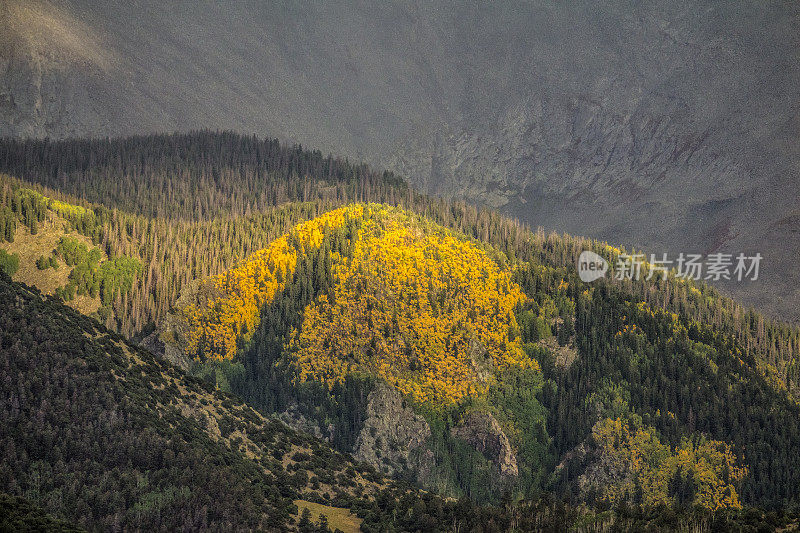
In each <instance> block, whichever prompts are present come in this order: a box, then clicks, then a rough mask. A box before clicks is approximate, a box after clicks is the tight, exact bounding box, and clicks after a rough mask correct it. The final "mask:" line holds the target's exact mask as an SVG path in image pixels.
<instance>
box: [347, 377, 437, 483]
mask: <svg viewBox="0 0 800 533" xmlns="http://www.w3.org/2000/svg"><path fill="white" fill-rule="evenodd" d="M367 402H368V403H367V412H366V415H367V416H366V420H365V422H364V427H363V428H362V429H361V432H360V433H359V435H358V437H357V438H356V443H355V446H354V449H353V457H354V458H355V459H356V460H358V461H362V462H365V463H367V464H371V465H373V466H374V467H376V468H377V469H378V470H380V471H381V472H383V473H385V474H388V475H397V474H400V473H410V474H413V475H414V476H415V477H416V478H417V479H419V480H421V481H423V482H424V480H425V479H427V478H428V477H429V475H430V472H431V468H432V466H433V453H432V452H431V451H430V450H429V449H428V447H427V445H428V441H429V439H430V437H431V429H430V427H429V426H428V423H427V422H426V421H425V419H424V418H423V417H422V416H420V415H418V414H416V413H415V412H414V410H413V409H411V407H409V406H408V405H406V403H405V401H404V400H403V398H402V396H401V395H400V393H399V392H398V391H397V390H396V389H394V388H392V387H389V386H388V385H385V384H383V383H379V384H377V385H376V386H375V389H373V390H372V392H370V394H369V396H368V400H367Z"/></svg>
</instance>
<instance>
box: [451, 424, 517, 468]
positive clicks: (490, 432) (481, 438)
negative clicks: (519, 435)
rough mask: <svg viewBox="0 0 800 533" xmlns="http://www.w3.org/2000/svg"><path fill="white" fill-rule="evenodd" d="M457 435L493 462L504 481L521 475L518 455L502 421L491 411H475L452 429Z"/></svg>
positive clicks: (452, 432) (453, 433) (452, 433)
mask: <svg viewBox="0 0 800 533" xmlns="http://www.w3.org/2000/svg"><path fill="white" fill-rule="evenodd" d="M450 433H451V435H453V436H454V437H457V438H459V439H461V440H463V441H465V442H467V443H468V444H469V445H470V446H472V447H473V448H475V449H476V450H477V451H479V452H480V453H481V454H483V456H484V457H485V458H486V459H488V460H489V461H491V462H492V464H493V465H494V466H495V468H496V469H497V472H498V474H499V476H500V478H501V480H503V481H510V480H512V479H514V478H516V477H517V476H518V475H519V468H518V466H517V457H516V455H515V454H514V449H513V448H512V447H511V442H510V441H509V440H508V437H507V436H506V434H505V432H503V428H502V427H500V423H499V422H497V420H496V419H495V417H494V416H492V415H491V414H490V413H481V412H477V411H474V412H472V413H469V414H467V415H466V416H465V417H464V419H463V420H462V421H461V423H460V424H458V425H457V426H455V427H453V428H452V429H451V430H450Z"/></svg>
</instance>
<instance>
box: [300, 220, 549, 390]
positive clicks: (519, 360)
mask: <svg viewBox="0 0 800 533" xmlns="http://www.w3.org/2000/svg"><path fill="white" fill-rule="evenodd" d="M333 269H334V273H335V277H336V280H337V283H336V287H335V291H334V293H335V294H334V298H333V299H329V298H328V297H327V296H325V295H322V296H321V297H320V298H319V299H318V300H317V301H316V302H315V303H313V304H311V305H309V306H308V307H307V308H306V310H305V313H304V319H303V323H302V327H301V329H300V331H298V332H297V333H296V335H295V337H294V338H293V340H292V341H291V343H292V346H290V349H292V350H293V351H295V354H296V360H297V363H298V366H299V370H300V372H299V373H300V379H301V380H323V381H324V382H326V383H327V384H328V385H329V386H332V385H333V384H334V383H336V382H341V381H342V380H343V379H344V377H345V376H346V375H347V374H348V373H350V372H353V371H366V372H369V373H371V374H374V375H378V376H380V377H381V378H383V379H384V380H386V381H387V382H388V383H389V384H391V385H394V386H395V387H397V388H398V389H399V390H401V391H402V392H403V393H405V394H408V395H410V396H412V397H413V398H414V399H415V400H416V401H419V402H427V403H431V404H435V405H443V404H450V403H452V402H455V401H457V400H459V399H461V398H462V397H464V396H479V395H481V394H483V393H484V392H485V391H486V388H487V386H488V385H489V384H490V383H492V382H493V381H494V379H495V374H496V373H498V372H502V371H504V370H506V369H508V368H509V367H512V366H514V367H521V368H537V369H538V363H537V362H536V361H535V360H533V359H531V358H529V357H528V356H527V355H525V353H524V352H523V351H522V349H521V344H520V341H519V339H518V338H517V337H516V333H514V332H515V331H518V327H517V322H516V317H515V314H514V309H515V307H516V306H517V305H518V304H520V303H521V302H522V301H523V300H524V299H525V296H524V294H523V293H522V291H521V290H520V288H519V287H518V286H517V285H516V284H515V283H513V282H512V281H511V277H510V273H509V272H508V271H506V270H504V269H502V268H501V267H500V266H499V265H498V264H497V263H496V262H495V261H494V260H493V259H492V258H491V257H490V256H489V254H488V253H487V252H486V251H484V250H483V249H481V248H479V247H478V246H477V245H475V244H473V243H471V242H468V241H466V240H464V239H459V238H457V237H456V236H454V235H453V234H451V233H450V232H449V231H447V230H445V229H443V228H440V227H437V226H433V225H430V224H429V225H427V226H425V225H423V224H421V223H418V222H416V221H414V220H412V219H411V218H410V217H409V216H408V215H406V214H405V213H402V212H400V211H398V210H390V209H387V208H384V207H380V208H374V209H372V210H370V213H369V216H368V217H367V216H366V215H365V220H364V222H363V223H362V226H361V228H360V230H359V235H358V238H357V241H356V244H355V250H354V252H353V256H352V257H351V258H340V260H339V261H337V263H336V264H334V266H333Z"/></svg>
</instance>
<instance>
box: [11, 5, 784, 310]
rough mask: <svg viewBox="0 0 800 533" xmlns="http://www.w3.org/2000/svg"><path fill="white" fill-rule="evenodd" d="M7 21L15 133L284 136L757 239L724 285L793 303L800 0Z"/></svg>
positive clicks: (718, 240)
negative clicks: (749, 269) (749, 265)
mask: <svg viewBox="0 0 800 533" xmlns="http://www.w3.org/2000/svg"><path fill="white" fill-rule="evenodd" d="M0 25H2V27H3V28H4V29H5V30H6V31H4V32H3V33H2V35H0V73H1V74H0V135H3V136H20V137H38V138H44V137H50V138H65V137H74V136H82V135H93V136H99V137H104V136H108V135H111V136H118V135H134V134H146V133H150V132H154V131H162V132H163V131H188V130H192V129H200V128H224V129H232V130H236V131H239V132H243V133H246V134H251V133H255V134H258V135H275V136H280V137H281V138H282V139H285V140H288V141H291V142H298V143H302V144H303V145H311V146H316V147H320V148H321V149H323V150H325V151H326V152H333V153H337V154H344V155H347V156H349V157H351V158H359V159H365V160H367V161H370V162H371V163H373V164H376V165H379V166H380V167H381V168H388V169H391V170H394V171H396V172H399V173H401V174H403V175H404V176H407V177H408V178H409V179H410V180H411V181H412V183H414V184H415V185H417V186H418V187H420V188H421V189H422V190H425V191H426V192H428V193H431V194H438V195H443V196H447V197H456V198H466V199H469V200H470V201H473V202H476V203H480V204H483V205H489V206H493V207H496V208H501V209H503V210H505V213H506V214H513V215H515V216H518V217H520V218H521V219H523V220H525V221H526V222H528V223H530V224H532V225H534V226H535V225H542V226H543V227H546V228H548V229H556V230H558V231H567V232H571V233H575V234H580V235H588V236H592V237H597V238H601V239H605V240H609V241H614V242H620V243H629V244H632V245H637V246H639V247H645V248H652V249H655V251H662V250H663V251H670V252H675V253H677V252H681V251H683V252H697V253H703V252H711V251H715V250H717V249H720V250H723V251H726V252H733V253H738V252H740V251H744V252H748V253H753V252H755V251H760V252H761V253H762V254H764V255H765V257H766V258H767V260H766V261H765V271H764V276H763V278H762V280H761V283H759V284H758V285H757V286H756V287H753V286H746V285H743V284H736V285H732V286H731V287H729V290H731V291H736V292H735V294H737V295H739V296H740V297H745V298H746V300H745V301H746V303H748V304H756V305H759V306H760V307H762V308H769V309H770V310H774V311H775V312H779V313H781V314H782V315H783V316H784V317H787V318H790V319H798V318H799V317H798V314H797V313H798V309H800V307H799V306H798V304H797V302H798V292H797V287H798V269H797V267H796V264H795V259H794V258H795V257H796V255H797V252H798V250H800V242H799V241H798V240H797V237H796V236H797V235H798V231H797V230H798V224H799V223H800V222H799V221H800V219H798V213H797V209H796V205H797V197H798V186H797V184H798V170H797V169H798V162H799V161H800V149H799V148H798V146H800V145H799V144H798V142H797V139H798V136H800V121H798V111H799V110H800V108H798V102H800V94H799V93H798V90H799V89H798V87H800V63H799V62H798V53H797V52H798V49H800V42H799V41H798V35H800V31H798V27H799V25H800V12H799V11H798V6H797V4H796V3H794V2H786V1H760V0H735V1H713V2H704V3H698V2H694V1H691V0H676V1H673V2H657V1H644V2H637V3H635V4H632V3H630V2H626V1H623V0H614V1H607V2H602V3H598V2H594V1H591V0H581V1H574V2H570V3H569V4H565V3H563V2H555V1H553V0H547V1H539V2H529V1H523V0H502V1H496V2H490V3H481V4H480V5H476V4H475V3H474V2H469V1H456V2H440V1H439V2H436V1H435V2H424V3H421V2H408V1H405V0H394V1H385V2H380V3H374V4H365V3H363V2H356V1H353V0H338V1H335V2H326V3H325V4H316V3H313V2H301V3H297V4H294V3H292V4H284V3H268V4H265V3H263V2H255V1H245V2H238V3H236V4H235V5H230V4H229V3H227V2H218V1H205V2H199V3H198V2H180V3H179V5H177V6H174V7H173V6H167V5H165V4H164V3H163V2H157V1H153V0H148V1H142V2H140V3H137V4H135V5H133V4H130V3H129V2H126V1H122V0H115V1H105V2H97V1H96V0H7V1H5V2H3V4H2V5H0ZM19 177H24V176H19ZM587 213H588V214H590V215H587Z"/></svg>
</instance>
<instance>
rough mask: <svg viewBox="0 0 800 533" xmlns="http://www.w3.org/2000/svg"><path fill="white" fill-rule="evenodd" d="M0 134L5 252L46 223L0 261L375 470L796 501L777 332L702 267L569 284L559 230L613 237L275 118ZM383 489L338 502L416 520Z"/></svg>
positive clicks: (725, 509)
mask: <svg viewBox="0 0 800 533" xmlns="http://www.w3.org/2000/svg"><path fill="white" fill-rule="evenodd" d="M0 145H2V150H0V152H2V153H3V154H5V155H4V157H8V158H9V159H6V161H16V163H14V165H16V166H12V168H13V169H15V172H20V173H21V174H22V175H23V176H22V177H28V178H29V179H31V180H33V182H30V181H22V180H20V179H18V178H19V177H20V176H17V177H11V176H3V178H2V183H0V201H1V202H0V230H2V231H0V249H2V250H3V253H4V254H5V255H0V260H2V261H3V268H4V270H6V266H8V268H9V269H11V270H13V268H12V267H13V266H14V265H13V263H14V259H13V253H15V252H18V251H19V249H20V248H19V246H22V245H23V244H24V243H30V242H34V240H35V239H39V238H43V237H45V236H46V237H48V238H49V239H51V240H50V241H47V242H48V243H51V244H52V243H54V250H51V251H50V252H49V253H48V252H47V250H46V249H45V245H44V244H43V245H42V246H43V248H42V249H43V252H42V254H41V255H42V259H43V261H41V266H42V267H44V268H42V269H39V268H38V266H36V264H35V263H39V261H38V259H39V258H38V257H36V258H34V257H33V256H30V257H26V258H24V261H23V263H24V264H22V266H19V265H17V267H16V268H17V271H16V272H15V273H14V276H15V279H23V278H21V277H20V276H23V275H26V276H27V275H30V274H31V272H32V273H34V274H37V275H38V276H40V278H39V279H30V280H29V281H30V282H31V283H36V282H37V281H38V282H39V283H40V284H42V283H44V282H48V283H50V285H49V286H45V285H42V287H43V290H47V291H52V292H55V290H54V289H53V287H54V286H56V285H58V288H59V289H60V290H59V291H58V296H59V297H60V298H62V299H64V300H66V301H67V302H68V303H70V304H72V305H76V306H78V307H79V308H80V306H79V305H77V304H78V303H80V299H81V298H86V299H87V301H91V302H94V303H95V305H97V306H98V307H97V311H93V310H92V309H91V308H90V309H82V310H84V311H86V312H89V313H91V314H92V316H95V317H96V318H99V319H101V320H102V321H104V322H105V324H106V326H108V327H110V328H111V329H113V330H116V331H117V332H119V333H122V334H123V335H125V336H128V337H134V338H135V339H137V340H141V339H143V338H144V337H145V336H147V337H148V338H147V343H146V344H147V346H148V347H149V348H150V349H152V350H153V351H155V352H159V353H160V352H161V351H162V350H164V353H165V355H166V356H167V357H169V358H170V359H171V360H172V361H173V362H175V363H178V364H180V365H182V366H183V368H184V369H185V370H187V371H188V372H189V373H190V374H191V375H193V376H195V377H196V378H197V377H199V378H201V380H202V381H203V382H205V383H210V386H212V387H214V386H216V387H219V388H221V389H224V390H226V391H233V392H235V393H237V394H239V395H240V396H241V397H243V398H244V399H245V401H246V402H247V403H248V404H249V405H250V406H251V407H253V408H256V409H258V410H260V411H262V413H263V414H267V415H272V414H275V415H278V416H280V417H281V418H282V419H283V420H284V421H286V422H288V423H289V424H291V425H292V426H294V427H295V428H299V429H301V430H303V431H305V432H308V433H311V434H314V435H316V436H317V437H318V438H322V439H324V440H326V441H327V442H328V444H329V445H331V446H333V447H334V448H335V449H337V450H338V451H339V452H347V453H352V454H353V455H354V456H355V458H356V459H357V460H359V461H364V462H366V463H369V464H371V465H372V466H373V467H374V468H375V469H376V470H379V471H381V472H383V473H384V474H385V475H388V476H389V477H395V478H400V479H403V480H407V481H411V482H413V483H417V484H420V485H422V486H425V487H427V488H430V489H435V490H436V491H437V492H439V493H441V494H446V495H451V496H470V497H472V498H473V499H474V500H477V501H493V502H495V503H501V501H500V497H501V496H502V495H503V494H506V495H507V496H508V497H510V498H512V499H516V498H528V497H530V498H534V499H533V500H523V501H522V502H521V503H519V505H517V506H511V507H504V508H503V509H505V510H503V509H501V508H497V507H495V508H493V509H492V510H490V511H485V512H486V513H488V514H489V515H490V516H491V520H495V521H496V523H501V522H502V521H503V520H506V521H515V520H519V519H521V517H523V516H525V513H526V512H527V511H526V509H531V508H533V509H539V510H540V511H541V513H540V514H537V513H538V511H536V513H533V514H532V515H531V517H530V518H531V519H532V520H534V521H536V523H537V524H538V523H544V522H541V521H542V520H544V521H545V522H547V521H548V520H551V519H552V520H554V521H556V522H555V523H558V522H557V521H558V520H561V519H566V518H564V517H565V516H568V517H571V518H569V520H573V519H574V520H583V519H585V518H586V516H587V513H588V514H589V515H591V514H592V513H593V512H594V511H592V510H593V509H604V508H607V507H611V508H613V509H615V510H617V511H618V512H619V513H622V514H614V515H611V516H612V518H608V516H606V517H605V518H602V519H600V520H601V522H602V520H605V519H609V520H612V521H614V520H620V519H622V518H621V517H627V516H628V515H626V514H625V513H627V512H628V511H630V510H632V509H633V510H635V511H632V512H634V517H633V518H631V520H634V521H636V520H645V521H646V522H648V523H650V522H651V521H652V520H654V518H653V517H657V520H661V519H666V518H665V517H670V516H671V517H674V516H684V517H685V516H686V514H685V513H688V512H699V513H700V515H701V516H703V517H704V518H702V519H701V521H702V522H703V524H704V525H703V526H702V527H706V526H708V525H709V524H710V523H711V522H708V520H718V519H722V520H727V519H729V518H731V519H735V520H739V519H743V520H750V519H752V517H753V516H756V515H753V514H751V513H752V512H753V511H751V510H750V509H751V507H752V506H756V507H758V508H770V509H775V510H777V511H779V512H785V511H786V510H788V509H792V508H794V507H796V506H797V503H798V493H797V487H798V486H800V479H798V477H797V476H798V472H797V469H796V468H794V462H793V461H794V459H793V458H794V457H796V456H797V454H798V453H800V450H798V448H797V446H798V443H800V433H799V432H800V427H798V421H800V417H798V415H799V414H800V413H798V403H797V402H798V396H799V394H798V391H799V390H800V368H799V367H798V364H797V354H798V352H800V331H798V329H797V328H795V327H792V326H789V325H787V324H784V323H781V322H779V321H774V320H770V319H767V318H765V317H764V316H763V315H761V314H759V313H758V312H756V311H754V310H748V309H746V308H744V307H742V306H741V305H739V304H737V303H736V302H734V301H732V300H730V299H728V298H725V297H723V296H721V295H720V294H719V293H718V292H717V291H715V290H714V289H712V288H710V287H708V286H706V285H705V284H702V283H693V282H687V281H684V280H681V279H677V278H675V276H674V275H673V274H671V275H670V276H669V277H668V278H667V279H661V277H660V276H658V275H657V276H654V277H653V279H651V280H647V279H642V280H641V281H627V280H626V281H619V280H614V279H605V280H599V281H597V282H594V283H593V284H585V283H583V282H581V281H580V279H579V278H578V277H577V275H576V272H575V264H576V261H577V258H578V255H579V254H580V253H581V251H583V250H586V249H591V250H594V251H595V252H597V253H599V254H601V255H603V256H604V257H606V258H607V259H608V260H609V261H610V262H611V263H614V262H615V261H616V260H617V258H618V257H619V256H620V254H621V253H623V252H624V250H620V249H617V248H613V247H611V246H609V245H607V244H605V243H601V242H595V241H592V240H589V239H583V238H575V237H570V236H568V235H564V236H559V235H555V234H551V235H546V234H544V233H542V232H531V231H530V230H529V229H528V228H527V227H526V226H524V225H522V224H520V223H519V222H517V221H514V220H511V219H508V218H505V217H503V216H501V215H499V214H497V213H495V212H491V211H486V210H481V209H477V208H473V207H469V206H466V205H464V204H460V203H457V202H449V201H446V200H441V199H435V198H430V197H427V196H424V195H421V194H419V193H417V192H415V191H414V190H413V189H411V188H409V187H408V186H407V185H406V184H405V183H404V182H403V181H402V180H400V179H398V178H396V177H394V176H392V175H391V174H384V173H377V172H374V171H373V170H371V169H370V168H369V167H367V166H364V165H353V164H350V163H348V162H346V161H343V160H337V159H335V158H332V157H324V156H322V154H320V153H319V152H312V151H308V150H303V149H301V148H300V147H294V148H289V147H286V146H283V145H281V144H279V143H276V142H273V141H260V140H258V139H254V138H251V137H239V136H236V135H233V134H213V133H208V132H200V133H196V134H191V135H166V136H151V137H141V138H133V139H125V140H107V141H70V142H65V143H44V142H38V141H37V142H29V143H24V142H5V143H0ZM3 150H4V151H3ZM9 154H11V155H9ZM0 159H1V158H0ZM26 160H30V161H31V162H32V163H31V164H23V163H22V162H24V161H26ZM33 162H35V164H34V163H33ZM42 169H43V170H42ZM109 176H113V177H114V179H111V180H110V179H107V178H108V177H109ZM43 184H44V185H46V187H43V186H42V185H43ZM165 195H166V196H165ZM165 197H166V198H178V197H180V198H181V199H182V201H181V202H179V203H175V202H172V201H171V200H169V199H165ZM290 200H293V201H290ZM303 200H306V201H303ZM373 201H374V202H381V203H380V204H378V203H370V202H373ZM128 210H130V211H128ZM82 245H83V246H85V248H84V247H83V246H82ZM15 246H17V248H15ZM25 246H27V244H25ZM47 246H50V244H47ZM94 248H96V249H97V250H98V251H97V252H94ZM8 252H10V253H11V255H9V253H8ZM98 254H99V255H98ZM51 259H53V260H54V262H55V263H56V265H57V266H58V268H57V269H54V268H53V267H52V264H51ZM104 265H105V266H104ZM23 268H28V270H27V271H24V270H23ZM645 268H647V267H645ZM26 272H27V273H26ZM645 274H646V272H645ZM65 276H66V280H65V279H64V277H65ZM43 280H44V281H43ZM62 284H63V285H62ZM70 287H71V288H70ZM73 293H74V295H75V299H74V300H72V299H71V295H72V294H73ZM53 305H55V304H53ZM171 310H172V311H173V312H170V311H171ZM59 312H61V311H59ZM69 316H71V317H73V318H72V319H71V320H73V321H74V320H78V315H75V314H70V315H69ZM70 323H72V322H70ZM87 323H88V322H87ZM69 327H71V326H68V327H65V328H63V329H64V330H66V329H68V328H69ZM87 327H88V326H87ZM92 327H97V326H92ZM154 331H155V333H156V334H154V335H149V336H148V334H150V333H151V332H154ZM14 335H15V334H11V335H10V336H9V337H8V338H9V339H11V340H9V344H8V345H9V346H11V345H13V342H12V340H13V338H14ZM159 337H160V339H159ZM3 346H4V348H5V346H6V345H5V344H4V345H3ZM156 361H157V360H156ZM159 364H161V363H159ZM14 379H16V378H14ZM23 381H24V380H23ZM145 385H146V384H145ZM148 386H149V385H148ZM205 386H208V385H205ZM248 433H249V432H248ZM18 475H21V474H18ZM542 493H545V494H554V495H556V496H557V497H559V498H566V499H568V500H570V501H571V502H572V503H573V504H575V503H580V504H588V505H590V506H591V507H589V508H585V507H579V508H577V509H576V508H575V507H571V506H566V507H560V508H558V509H556V508H555V507H552V506H551V504H550V503H548V502H546V501H544V502H543V501H540V500H537V499H535V497H536V495H538V494H542ZM331 495H332V496H333V494H331ZM255 497H257V496H255ZM397 497H398V494H397V493H396V492H391V493H390V494H389V495H387V496H386V497H385V498H383V499H379V500H376V503H375V505H376V506H377V508H372V510H371V511H370V512H371V514H369V513H367V512H366V511H365V510H364V509H361V511H359V513H360V514H359V516H360V517H361V518H363V519H364V523H365V524H367V525H366V526H362V527H366V528H369V527H371V526H370V524H373V525H374V524H376V523H396V522H393V521H395V520H401V519H400V518H398V516H399V514H398V513H397V512H395V511H396V510H397V509H391V507H392V506H395V505H397V506H400V507H401V508H403V509H405V510H406V511H408V513H407V514H405V515H403V518H402V520H406V519H408V520H412V518H411V517H414V518H413V520H412V521H413V523H415V524H417V518H419V517H420V516H418V515H417V514H415V513H417V511H418V509H416V508H415V507H414V506H415V505H416V503H415V502H414V501H411V500H402V499H400V500H398V499H397ZM431 498H434V497H433V496H431ZM434 499H435V498H434ZM37 501H40V500H37ZM430 505H434V506H435V507H436V509H437V511H436V513H439V512H440V511H439V510H438V509H441V513H445V514H444V515H442V514H437V515H436V516H438V517H439V518H441V519H444V518H442V517H444V516H445V515H447V513H459V512H462V510H461V509H460V508H458V509H457V508H456V507H455V505H453V506H452V507H448V506H447V505H444V506H443V507H441V508H440V507H439V504H438V503H431V502H430V501H427V502H426V503H425V509H427V511H426V510H425V509H423V512H422V515H425V513H426V512H433V511H430V509H431V508H430ZM459 505H461V504H459ZM45 507H46V508H48V509H49V507H47V506H45ZM556 507H557V506H556ZM412 508H414V509H413V511H412ZM665 508H672V509H673V510H674V511H675V512H677V513H679V514H677V515H673V514H670V513H671V512H670V513H666V514H665V513H664V512H662V511H663V509H665ZM740 508H742V510H739V509H740ZM580 509H583V510H580ZM356 510H358V509H356ZM691 510H694V511H691ZM464 512H466V511H464ZM483 512H484V511H480V513H478V514H479V515H480V514H481V513H483ZM365 513H366V514H365ZM385 513H388V514H385ZM637 513H638V514H637ZM642 513H644V514H642ZM648 513H649V514H648ZM708 513H715V514H714V515H713V518H708V517H709V515H708ZM759 513H761V511H759ZM400 514H402V513H400ZM428 516H431V515H430V514H428ZM465 516H468V518H467V520H473V519H475V520H477V522H478V523H482V524H485V522H482V521H481V520H482V519H481V518H480V517H477V518H476V516H475V515H470V514H467V515H465ZM758 516H760V517H761V518H759V520H761V519H766V518H765V517H764V515H758ZM720 517H723V518H720ZM742 517H750V518H742ZM421 519H422V518H421ZM625 519H626V520H627V518H625ZM104 520H105V519H104ZM592 520H594V518H593V519H592ZM676 520H679V521H680V520H681V519H676ZM403 523H406V524H407V523H408V522H403ZM419 523H420V524H422V523H424V520H423V522H419ZM502 523H508V522H502ZM409 527H410V526H409ZM416 527H420V528H422V530H425V528H424V527H423V526H420V525H418V526H416ZM366 530H369V529H366Z"/></svg>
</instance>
